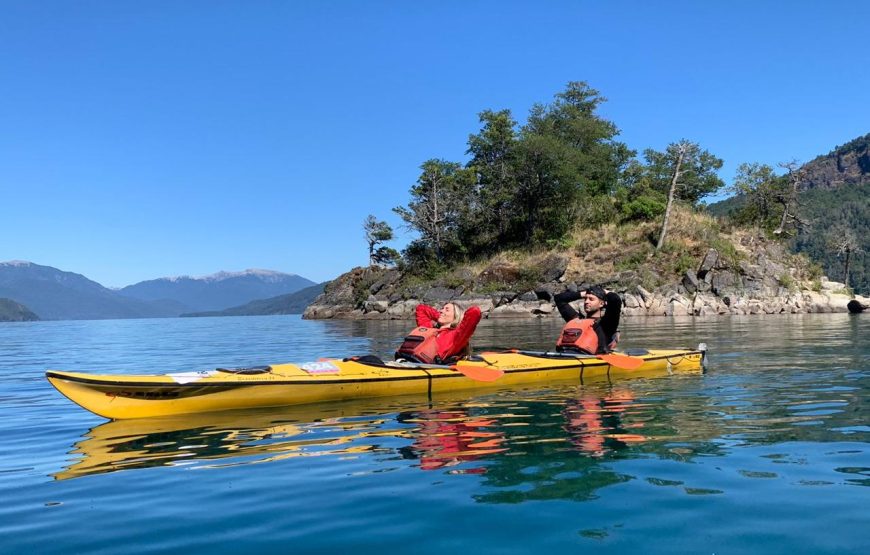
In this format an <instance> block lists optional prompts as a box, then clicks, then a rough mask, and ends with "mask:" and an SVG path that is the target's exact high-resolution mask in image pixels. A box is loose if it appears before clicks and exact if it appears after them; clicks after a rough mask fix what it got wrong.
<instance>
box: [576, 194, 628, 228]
mask: <svg viewBox="0 0 870 555" xmlns="http://www.w3.org/2000/svg"><path fill="white" fill-rule="evenodd" d="M617 217H618V213H617V210H616V205H615V204H614V201H613V198H612V197H610V196H607V195H594V196H589V197H586V198H585V199H583V200H582V201H581V203H580V209H579V211H578V214H577V223H578V224H579V225H580V226H581V227H586V228H594V227H598V226H600V225H602V224H606V223H610V222H613V221H615V220H617Z"/></svg>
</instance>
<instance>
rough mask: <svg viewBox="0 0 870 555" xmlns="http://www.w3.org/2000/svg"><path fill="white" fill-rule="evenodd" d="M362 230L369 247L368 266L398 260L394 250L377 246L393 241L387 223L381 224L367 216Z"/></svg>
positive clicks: (391, 231)
mask: <svg viewBox="0 0 870 555" xmlns="http://www.w3.org/2000/svg"><path fill="white" fill-rule="evenodd" d="M363 230H364V231H365V237H366V243H368V246H369V265H375V264H391V263H393V262H395V260H396V259H397V258H398V252H397V251H396V250H395V249H391V248H389V247H385V246H381V247H378V245H379V244H381V243H384V242H386V241H391V240H392V239H393V228H392V227H390V224H388V223H387V222H382V221H380V220H378V219H377V218H375V217H374V216H373V215H371V214H369V215H368V217H367V218H366V219H365V221H364V222H363Z"/></svg>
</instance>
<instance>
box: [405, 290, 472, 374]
mask: <svg viewBox="0 0 870 555" xmlns="http://www.w3.org/2000/svg"><path fill="white" fill-rule="evenodd" d="M480 316H481V315H480V308H479V307H477V306H472V307H471V308H469V309H468V310H466V311H463V310H462V309H461V308H460V307H459V306H458V305H457V304H456V303H446V304H445V305H444V306H443V307H441V310H438V309H436V308H434V307H431V306H428V305H425V304H419V305H417V309H416V317H417V327H416V328H415V329H414V330H412V331H411V333H410V334H408V336H407V337H406V338H405V341H403V342H402V345H401V346H400V347H399V349H398V350H397V351H396V359H405V360H410V361H413V362H422V363H425V364H446V363H450V362H452V361H455V360H457V359H458V358H459V357H461V356H464V355H466V354H468V352H469V348H468V342H469V340H470V339H471V336H472V334H473V333H474V330H475V329H476V328H477V324H478V323H479V322H480Z"/></svg>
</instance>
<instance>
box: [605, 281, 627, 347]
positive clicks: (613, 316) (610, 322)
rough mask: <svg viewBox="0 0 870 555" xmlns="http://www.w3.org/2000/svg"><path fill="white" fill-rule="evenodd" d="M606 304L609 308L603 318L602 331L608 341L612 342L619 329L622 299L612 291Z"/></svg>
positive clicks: (606, 299) (608, 294) (607, 296)
mask: <svg viewBox="0 0 870 555" xmlns="http://www.w3.org/2000/svg"><path fill="white" fill-rule="evenodd" d="M605 302H606V303H607V305H606V307H607V308H605V310H604V316H602V317H601V330H602V331H603V332H604V334H605V335H606V336H607V340H608V341H610V340H611V339H612V338H613V334H614V333H616V330H617V329H618V328H619V315H620V313H621V312H622V299H620V298H619V295H617V294H616V293H614V292H613V291H610V292H609V293H607V295H606V298H605Z"/></svg>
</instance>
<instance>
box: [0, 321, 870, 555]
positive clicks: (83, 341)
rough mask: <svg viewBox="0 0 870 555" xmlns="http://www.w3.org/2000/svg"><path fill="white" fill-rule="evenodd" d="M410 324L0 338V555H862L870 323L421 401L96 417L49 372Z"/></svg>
mask: <svg viewBox="0 0 870 555" xmlns="http://www.w3.org/2000/svg"><path fill="white" fill-rule="evenodd" d="M409 326H410V323H409V322H328V321H327V322H322V321H318V322H311V321H303V320H301V319H300V318H299V317H298V316H272V317H247V318H244V317H240V318H202V319H159V320H114V321H75V322H36V323H8V324H0V374H2V381H0V499H2V501H3V502H2V503H0V553H4V554H5V553H10V554H11V553H15V554H17V553H40V554H52V553H59V554H60V553H64V554H66V553H88V554H106V555H108V554H117V553H161V554H162V553H210V554H220V553H294V554H298V553H345V552H353V553H355V554H362V553H432V554H437V555H443V554H444V553H451V552H456V553H461V552H468V553H498V554H512V553H533V552H539V551H543V550H547V551H548V552H552V553H580V552H596V553H629V552H630V553H717V554H723V553H727V554H743V553H753V554H755V553H758V554H760V553H764V554H770V553H783V554H786V553H788V554H795V553H807V554H818V553H831V554H833V553H837V554H840V553H862V554H863V553H870V445H868V441H870V421H868V412H870V409H868V402H867V401H868V391H870V380H868V378H870V347H868V342H867V338H868V335H870V315H863V316H862V315H858V316H850V315H845V314H832V315H794V316H768V317H758V316H753V317H730V318H712V319H684V320H677V319H665V318H660V319H646V320H643V319H627V320H625V321H624V322H623V325H622V329H623V341H622V346H623V347H626V348H628V347H648V348H652V347H680V346H687V347H694V346H696V345H697V344H698V343H699V342H702V341H703V342H706V343H707V344H708V346H709V348H710V357H709V366H708V370H707V372H706V373H705V374H703V375H674V376H663V377H659V378H646V379H640V378H637V379H621V380H620V379H614V380H613V381H612V382H606V381H602V382H596V383H588V384H583V385H581V384H559V385H552V384H551V385H547V384H542V385H541V386H539V387H534V388H526V389H493V390H491V391H486V392H475V393H470V394H466V395H462V396H453V397H449V398H435V399H433V400H432V402H431V403H430V402H429V401H428V400H427V399H425V398H395V399H379V400H370V401H361V402H353V403H336V404H331V405H318V406H308V407H293V408H283V409H270V410H263V411H246V412H234V413H216V414H212V415H198V416H187V417H183V418H168V419H144V420H138V421H122V422H108V421H106V420H104V419H102V418H100V417H97V416H95V415H92V414H90V413H88V412H86V411H84V410H83V409H81V408H79V407H77V406H75V405H73V404H72V403H71V402H69V401H68V400H66V399H65V398H63V397H62V396H61V395H60V394H59V393H57V392H56V391H55V390H53V389H52V388H51V387H50V386H49V384H48V383H47V382H46V381H45V379H44V371H45V370H46V369H49V368H51V369H63V370H77V371H89V372H95V373H109V372H112V373H143V372H147V373H163V372H168V371H177V370H203V369H210V368H213V367H216V366H227V365H231V366H236V365H239V366H240V365H255V364H263V363H274V362H298V361H306V360H316V359H317V358H318V357H320V356H327V355H332V356H342V355H349V354H365V353H372V352H373V353H377V354H381V355H386V354H388V353H389V352H390V351H391V349H392V348H394V347H395V345H396V344H397V343H398V341H399V339H400V338H401V336H402V334H403V333H404V332H405V331H407V328H408V327H409ZM559 327H560V323H559V322H558V321H557V320H547V321H541V320H516V321H484V322H483V323H482V324H481V326H480V328H479V330H478V333H477V334H476V336H475V340H474V345H475V347H476V348H477V349H478V350H480V349H482V348H487V347H508V346H517V347H524V348H541V347H543V346H545V345H549V344H551V342H552V341H553V340H554V338H555V336H556V335H557V332H558V329H559Z"/></svg>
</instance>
